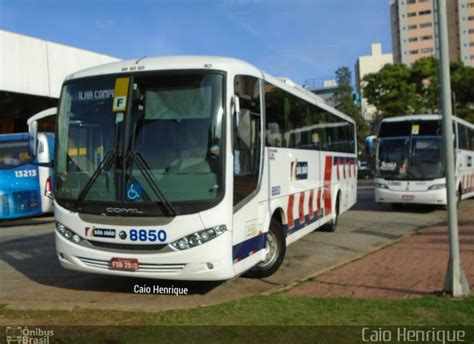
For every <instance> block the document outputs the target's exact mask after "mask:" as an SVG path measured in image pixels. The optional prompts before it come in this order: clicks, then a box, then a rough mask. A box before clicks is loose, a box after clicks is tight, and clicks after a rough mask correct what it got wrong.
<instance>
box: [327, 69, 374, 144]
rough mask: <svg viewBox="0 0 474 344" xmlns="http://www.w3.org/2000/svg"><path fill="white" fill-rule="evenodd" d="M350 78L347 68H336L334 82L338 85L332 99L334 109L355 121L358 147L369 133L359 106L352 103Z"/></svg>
mask: <svg viewBox="0 0 474 344" xmlns="http://www.w3.org/2000/svg"><path fill="white" fill-rule="evenodd" d="M351 80H352V74H351V71H350V70H349V68H347V67H340V68H338V69H337V70H336V82H337V85H338V86H337V88H336V91H335V92H334V95H333V97H332V100H333V102H334V105H335V108H336V109H338V110H339V111H341V112H343V113H345V114H346V115H348V116H349V117H351V118H352V119H353V120H354V121H355V124H356V130H357V142H358V145H359V147H363V144H364V140H365V138H366V137H367V135H368V134H369V127H368V125H367V122H366V121H365V120H364V118H363V117H362V114H361V111H360V108H359V107H358V106H356V105H355V104H354V99H353V97H352V94H353V88H352V84H351Z"/></svg>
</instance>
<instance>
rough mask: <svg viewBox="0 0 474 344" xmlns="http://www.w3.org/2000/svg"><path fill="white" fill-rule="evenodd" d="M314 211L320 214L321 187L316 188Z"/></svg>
mask: <svg viewBox="0 0 474 344" xmlns="http://www.w3.org/2000/svg"><path fill="white" fill-rule="evenodd" d="M316 212H317V213H318V215H319V216H321V188H318V198H316Z"/></svg>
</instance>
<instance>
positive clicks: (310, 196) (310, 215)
mask: <svg viewBox="0 0 474 344" xmlns="http://www.w3.org/2000/svg"><path fill="white" fill-rule="evenodd" d="M313 199H314V189H311V190H309V203H308V209H309V218H310V219H312V218H313V216H314V209H313Z"/></svg>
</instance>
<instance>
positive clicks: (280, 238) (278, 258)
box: [247, 219, 286, 278]
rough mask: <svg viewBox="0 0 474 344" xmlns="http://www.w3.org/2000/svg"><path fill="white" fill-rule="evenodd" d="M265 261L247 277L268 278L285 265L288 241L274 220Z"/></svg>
mask: <svg viewBox="0 0 474 344" xmlns="http://www.w3.org/2000/svg"><path fill="white" fill-rule="evenodd" d="M264 250H265V259H264V260H263V261H262V262H261V263H259V264H257V265H256V266H255V267H254V268H252V269H251V270H250V271H249V272H248V273H247V276H249V277H252V278H263V277H268V276H270V275H272V274H273V273H275V272H276V271H277V270H278V268H279V267H280V265H281V263H283V259H284V258H285V253H286V240H285V235H284V232H283V228H282V226H281V225H280V223H279V222H278V221H277V220H275V219H272V220H271V222H270V229H269V231H268V233H267V240H266V243H265V248H264Z"/></svg>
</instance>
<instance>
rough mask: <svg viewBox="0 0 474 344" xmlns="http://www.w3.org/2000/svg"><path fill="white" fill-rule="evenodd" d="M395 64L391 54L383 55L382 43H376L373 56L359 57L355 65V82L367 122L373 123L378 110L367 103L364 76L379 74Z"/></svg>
mask: <svg viewBox="0 0 474 344" xmlns="http://www.w3.org/2000/svg"><path fill="white" fill-rule="evenodd" d="M392 63H393V55H392V54H391V53H388V54H383V53H382V45H381V44H380V43H374V44H372V46H371V54H370V55H367V56H359V58H358V59H357V62H356V64H355V79H356V80H355V81H356V90H357V93H358V95H359V98H360V105H361V109H362V116H363V117H364V119H365V120H367V121H372V120H373V119H374V115H375V114H376V112H377V109H376V108H375V107H374V106H372V105H369V104H368V103H367V99H366V98H364V93H363V86H364V85H363V82H362V79H363V78H364V76H366V75H367V74H370V73H377V72H378V71H379V70H380V69H382V67H383V66H385V65H386V64H392Z"/></svg>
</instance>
